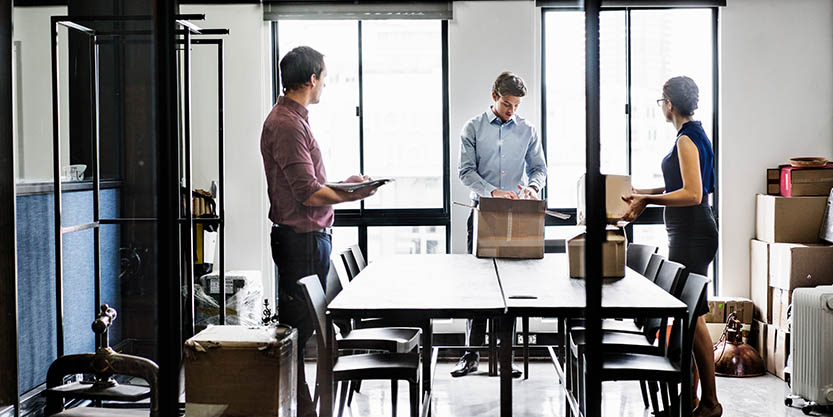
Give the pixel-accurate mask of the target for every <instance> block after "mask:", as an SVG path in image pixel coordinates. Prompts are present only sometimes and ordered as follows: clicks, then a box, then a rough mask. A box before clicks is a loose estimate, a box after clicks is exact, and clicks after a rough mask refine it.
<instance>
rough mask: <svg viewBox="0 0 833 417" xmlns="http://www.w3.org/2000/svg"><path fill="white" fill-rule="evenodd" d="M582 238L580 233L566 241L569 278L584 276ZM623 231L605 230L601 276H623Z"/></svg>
mask: <svg viewBox="0 0 833 417" xmlns="http://www.w3.org/2000/svg"><path fill="white" fill-rule="evenodd" d="M584 239H585V234H584V233H582V234H580V235H578V236H575V237H573V238H572V239H569V240H568V241H567V258H568V260H569V263H570V278H584ZM625 244H626V239H625V231H624V230H622V229H615V230H611V229H608V230H607V241H606V242H604V243H602V277H603V278H615V277H623V276H625V262H626V258H627V257H626V256H625Z"/></svg>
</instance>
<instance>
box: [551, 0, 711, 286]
mask: <svg viewBox="0 0 833 417" xmlns="http://www.w3.org/2000/svg"><path fill="white" fill-rule="evenodd" d="M697 8H698V9H709V10H711V44H712V100H713V102H712V106H713V107H712V108H713V109H714V111H713V113H712V126H713V131H712V132H711V135H710V137H711V140H712V148H713V151H714V158H715V161H720V156H719V155H720V154H719V149H720V147H719V143H720V142H719V140H720V137H719V132H720V129H719V114H720V108H719V95H718V92H719V81H720V79H719V61H718V59H719V50H718V44H719V42H718V18H719V15H718V13H719V11H718V7H697ZM671 9H678V7H609V8H608V7H606V8H604V9H603V11H608V10H610V11H624V12H625V30H626V35H625V42H626V45H625V54H626V56H625V65H626V68H625V78H626V86H625V87H626V90H627V91H626V97H627V98H626V105H625V113H626V114H627V131H626V132H627V133H626V137H625V141H626V143H627V147H628V150H627V167H628V174H629V175H630V174H632V162H633V161H632V156H633V155H632V150H631V144H632V140H633V138H632V133H633V132H632V112H631V109H632V108H633V106H632V102H631V86H632V80H631V12H632V11H634V10H638V11H641V10H671ZM582 10H583V9H581V8H575V7H543V8H542V9H541V74H543V75H542V77H541V144H542V147H543V149H544V154H546V152H547V117H546V115H547V83H546V73H547V72H546V69H547V68H546V65H547V37H546V30H547V27H546V26H547V25H546V15H547V13H558V12H563V11H582ZM719 178H720V177H719V163H715V165H714V179H715V189H714V193H713V194H712V200H711V207H712V211H713V213H714V216H715V220H718V219H719V211H718V207H719V204H718V203H719V198H720V188H719V184H720V182H719ZM548 183H549V182H548ZM547 192H548V186H547V187H544V190H543V194H542V198H543V199H545V200H546V198H547ZM551 209H554V210H558V211H560V212H563V213H568V214H571V215H572V216H575V215H576V211H577V210H576V208H575V207H551ZM574 219H575V217H571V218H570V219H567V220H561V219H557V218H554V217H551V216H547V220H546V226H575V220H574ZM635 224H636V225H661V224H665V220H664V218H663V208H662V207H659V206H649V207H648V208H646V209H645V211H644V212H643V213H642V215H641V216H639V218H638V219H636V221H634V222H633V223H630V224H628V226H627V227H626V228H625V229H626V235H627V237H628V241H629V242H632V241H633V233H634V232H633V226H634V225H635ZM718 224H719V222H718ZM718 262H719V258H718V254H716V255H715V259H714V262H713V263H712V268H713V270H712V276H713V279H714V281H713V282H712V290H713V292H714V293H715V295H716V294H717V289H718V288H719V285H718V284H719V275H718V271H719V268H718V265H719V264H718Z"/></svg>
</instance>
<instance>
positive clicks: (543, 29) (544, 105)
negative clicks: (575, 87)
mask: <svg viewBox="0 0 833 417" xmlns="http://www.w3.org/2000/svg"><path fill="white" fill-rule="evenodd" d="M546 14H547V11H546V10H544V11H542V12H541V150H542V152H544V161H545V162H546V163H547V168H548V169H549V161H548V160H547V25H546V24H545V22H546V20H547V19H546ZM549 188H550V182H549V179H547V181H546V182H545V183H544V189H543V190H541V198H542V199H544V201H547V194H548V191H549ZM547 206H549V202H548V203H547Z"/></svg>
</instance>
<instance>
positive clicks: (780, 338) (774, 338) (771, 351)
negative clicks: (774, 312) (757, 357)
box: [766, 326, 790, 379]
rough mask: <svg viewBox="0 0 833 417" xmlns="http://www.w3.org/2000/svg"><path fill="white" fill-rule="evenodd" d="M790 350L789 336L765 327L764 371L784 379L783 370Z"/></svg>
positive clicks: (783, 332)
mask: <svg viewBox="0 0 833 417" xmlns="http://www.w3.org/2000/svg"><path fill="white" fill-rule="evenodd" d="M789 349H790V334H789V333H787V332H785V331H783V330H781V329H777V328H775V326H767V334H766V370H767V371H768V372H769V373H771V374H773V375H775V376H777V377H778V378H781V379H784V376H785V374H784V368H785V367H786V366H787V357H788V356H789Z"/></svg>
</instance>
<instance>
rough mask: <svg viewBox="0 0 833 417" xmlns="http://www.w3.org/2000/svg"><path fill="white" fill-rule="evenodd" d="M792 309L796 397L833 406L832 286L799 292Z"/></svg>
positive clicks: (797, 290) (798, 290) (800, 289)
mask: <svg viewBox="0 0 833 417" xmlns="http://www.w3.org/2000/svg"><path fill="white" fill-rule="evenodd" d="M792 305H793V306H792V312H793V315H792V348H791V349H792V350H791V352H792V363H793V374H792V391H793V394H794V395H797V396H800V397H802V398H804V399H805V400H808V401H811V402H815V403H817V404H819V405H833V285H826V286H818V287H815V288H796V289H795V290H793V296H792Z"/></svg>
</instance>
